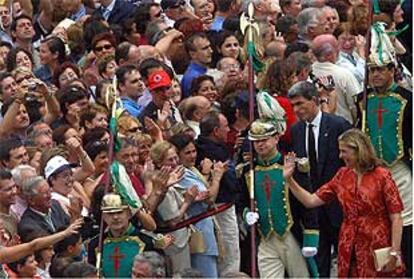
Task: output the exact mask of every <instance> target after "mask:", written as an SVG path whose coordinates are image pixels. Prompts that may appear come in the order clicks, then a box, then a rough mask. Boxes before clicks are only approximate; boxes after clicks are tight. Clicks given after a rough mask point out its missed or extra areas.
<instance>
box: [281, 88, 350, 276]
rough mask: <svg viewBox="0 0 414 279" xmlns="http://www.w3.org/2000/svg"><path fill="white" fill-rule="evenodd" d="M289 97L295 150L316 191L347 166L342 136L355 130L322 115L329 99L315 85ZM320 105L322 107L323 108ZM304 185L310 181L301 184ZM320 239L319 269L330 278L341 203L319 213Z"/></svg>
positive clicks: (344, 121)
mask: <svg viewBox="0 0 414 279" xmlns="http://www.w3.org/2000/svg"><path fill="white" fill-rule="evenodd" d="M288 97H289V99H290V101H291V104H292V106H293V109H294V111H295V113H296V116H297V117H298V119H299V122H298V123H296V124H295V125H294V126H293V127H292V139H293V151H294V152H295V153H296V156H297V157H298V158H302V157H307V158H308V159H309V164H310V171H309V176H310V181H311V182H310V183H311V184H312V185H311V186H312V188H313V191H316V190H317V189H318V188H319V187H320V186H322V185H323V184H325V183H326V182H328V181H329V180H331V179H332V178H333V176H334V175H335V174H336V172H337V171H338V169H339V168H340V167H341V166H342V165H343V162H342V161H341V160H340V159H339V149H338V137H339V136H340V135H341V134H342V133H343V132H345V131H346V130H348V129H350V128H351V124H349V122H347V121H346V120H345V119H344V118H342V117H340V116H335V115H333V114H329V113H325V112H322V110H321V106H324V105H326V100H325V99H323V101H322V100H321V101H320V100H319V96H318V90H317V89H316V87H315V85H314V84H312V83H310V82H306V81H301V82H298V83H296V84H295V85H294V86H293V87H292V88H291V89H290V90H289V94H288ZM320 103H322V104H321V106H320ZM298 182H299V184H300V185H304V184H305V183H307V182H306V180H304V181H298ZM318 221H319V229H320V240H319V249H318V255H317V260H318V268H319V274H320V276H321V277H330V274H329V273H330V268H331V248H332V245H333V246H334V247H335V250H337V245H338V234H339V228H340V225H341V222H342V211H341V209H340V207H339V204H338V202H337V201H336V202H333V203H330V204H329V205H325V206H323V207H321V208H320V210H319V212H318Z"/></svg>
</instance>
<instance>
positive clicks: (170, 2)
mask: <svg viewBox="0 0 414 279" xmlns="http://www.w3.org/2000/svg"><path fill="white" fill-rule="evenodd" d="M182 4H185V1H184V0H162V1H161V8H162V9H163V10H164V11H165V10H167V9H169V8H173V7H179V6H180V5H182Z"/></svg>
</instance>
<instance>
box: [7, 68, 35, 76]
mask: <svg viewBox="0 0 414 279" xmlns="http://www.w3.org/2000/svg"><path fill="white" fill-rule="evenodd" d="M18 74H27V75H31V76H32V77H34V75H33V72H32V71H31V70H30V69H29V68H27V67H24V66H20V67H17V68H16V69H14V70H13V72H12V76H13V77H14V78H16V77H17V75H18Z"/></svg>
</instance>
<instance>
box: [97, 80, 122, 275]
mask: <svg viewBox="0 0 414 279" xmlns="http://www.w3.org/2000/svg"><path fill="white" fill-rule="evenodd" d="M116 92H117V80H116V76H114V79H113V81H112V85H111V86H108V88H107V90H106V92H105V93H106V94H105V102H106V106H107V108H108V110H110V112H111V118H110V122H109V128H110V129H109V136H110V137H109V143H108V162H109V163H108V169H107V174H108V175H107V177H106V180H105V188H104V195H105V194H106V193H108V191H109V187H110V184H111V164H112V161H113V158H114V147H115V137H116V134H115V133H116V104H117V95H116ZM111 99H113V100H111ZM111 101H112V104H111ZM103 235H104V221H103V218H102V216H101V220H100V223H99V238H98V250H97V252H96V269H97V271H98V277H99V278H101V277H103V276H102V273H101V267H102V247H103Z"/></svg>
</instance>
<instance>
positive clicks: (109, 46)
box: [95, 45, 113, 52]
mask: <svg viewBox="0 0 414 279" xmlns="http://www.w3.org/2000/svg"><path fill="white" fill-rule="evenodd" d="M112 48H113V46H112V45H103V46H100V47H95V51H96V52H101V51H102V50H104V49H105V50H110V49H112Z"/></svg>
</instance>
